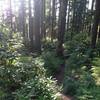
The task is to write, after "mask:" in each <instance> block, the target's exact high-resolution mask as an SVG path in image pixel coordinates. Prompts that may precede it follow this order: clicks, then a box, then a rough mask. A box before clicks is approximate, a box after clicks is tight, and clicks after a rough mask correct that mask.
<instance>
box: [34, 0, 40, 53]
mask: <svg viewBox="0 0 100 100" xmlns="http://www.w3.org/2000/svg"><path fill="white" fill-rule="evenodd" d="M40 5H41V0H34V29H35V51H36V52H38V53H40V52H41V35H40V29H41V22H40V21H41V20H40V19H41V7H40Z"/></svg>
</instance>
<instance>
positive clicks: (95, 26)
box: [91, 0, 100, 49]
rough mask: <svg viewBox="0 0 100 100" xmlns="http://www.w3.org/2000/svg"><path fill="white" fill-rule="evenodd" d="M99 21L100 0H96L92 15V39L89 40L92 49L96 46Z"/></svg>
mask: <svg viewBox="0 0 100 100" xmlns="http://www.w3.org/2000/svg"><path fill="white" fill-rule="evenodd" d="M99 21H100V0H96V11H95V15H94V24H93V29H92V41H91V47H92V49H94V48H95V46H96V40H97V31H98V25H99Z"/></svg>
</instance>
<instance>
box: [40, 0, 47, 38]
mask: <svg viewBox="0 0 100 100" xmlns="http://www.w3.org/2000/svg"><path fill="white" fill-rule="evenodd" d="M41 39H46V28H45V0H42V3H41Z"/></svg>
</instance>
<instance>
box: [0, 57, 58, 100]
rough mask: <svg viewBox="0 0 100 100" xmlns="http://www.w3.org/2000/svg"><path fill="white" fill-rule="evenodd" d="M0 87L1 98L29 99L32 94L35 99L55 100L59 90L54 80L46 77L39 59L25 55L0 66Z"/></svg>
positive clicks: (12, 99)
mask: <svg viewBox="0 0 100 100" xmlns="http://www.w3.org/2000/svg"><path fill="white" fill-rule="evenodd" d="M0 88H1V89H0V90H1V91H0V93H1V94H0V96H1V98H2V99H3V100H14V98H17V99H18V100H29V99H30V98H31V97H32V96H36V99H37V100H56V98H57V95H56V94H57V93H58V92H59V91H60V89H59V88H58V87H57V85H56V81H55V80H53V79H51V78H48V77H47V75H46V70H45V69H44V67H43V63H42V62H41V60H39V58H35V59H33V58H32V57H27V56H26V57H25V56H24V57H16V59H14V60H13V61H12V63H9V64H7V65H5V66H4V65H2V66H0ZM1 98H0V99H1ZM7 98H8V99H7Z"/></svg>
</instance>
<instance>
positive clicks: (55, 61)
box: [42, 52, 63, 74]
mask: <svg viewBox="0 0 100 100" xmlns="http://www.w3.org/2000/svg"><path fill="white" fill-rule="evenodd" d="M42 59H43V60H44V67H45V68H46V69H47V70H48V72H49V74H55V73H56V72H57V71H58V69H59V67H60V66H61V64H63V60H62V59H60V58H58V57H57V56H56V54H55V52H44V53H43V54H42Z"/></svg>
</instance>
